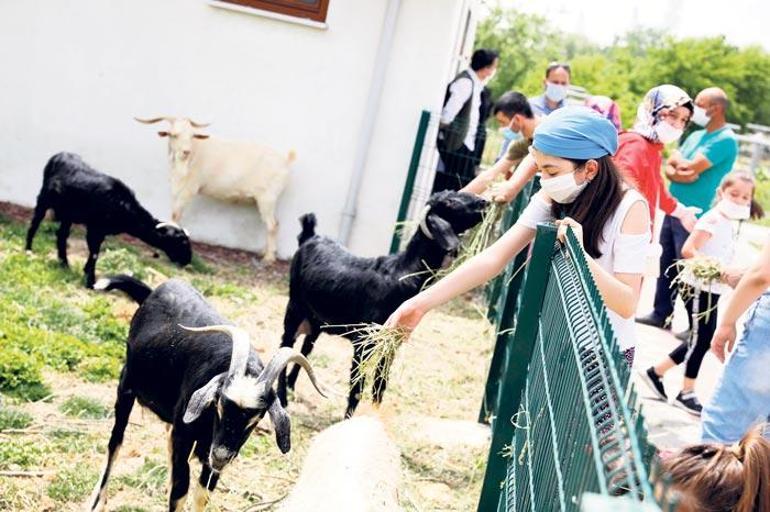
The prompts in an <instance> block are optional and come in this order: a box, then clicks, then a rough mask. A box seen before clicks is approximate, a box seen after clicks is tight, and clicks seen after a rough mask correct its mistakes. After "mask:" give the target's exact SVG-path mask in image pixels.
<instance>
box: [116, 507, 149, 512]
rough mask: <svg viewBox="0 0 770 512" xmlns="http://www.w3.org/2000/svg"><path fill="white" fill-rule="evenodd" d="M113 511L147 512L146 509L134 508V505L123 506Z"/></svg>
mask: <svg viewBox="0 0 770 512" xmlns="http://www.w3.org/2000/svg"><path fill="white" fill-rule="evenodd" d="M113 510H114V512H147V509H146V508H142V507H134V506H132V505H121V506H119V507H118V508H116V509H113Z"/></svg>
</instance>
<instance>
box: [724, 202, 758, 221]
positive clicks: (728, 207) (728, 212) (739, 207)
mask: <svg viewBox="0 0 770 512" xmlns="http://www.w3.org/2000/svg"><path fill="white" fill-rule="evenodd" d="M717 208H719V211H720V212H722V214H723V215H724V216H725V217H727V218H728V219H731V220H746V219H748V218H749V217H750V216H751V205H748V204H738V203H736V202H735V201H731V200H730V199H722V200H721V201H719V202H718V203H717Z"/></svg>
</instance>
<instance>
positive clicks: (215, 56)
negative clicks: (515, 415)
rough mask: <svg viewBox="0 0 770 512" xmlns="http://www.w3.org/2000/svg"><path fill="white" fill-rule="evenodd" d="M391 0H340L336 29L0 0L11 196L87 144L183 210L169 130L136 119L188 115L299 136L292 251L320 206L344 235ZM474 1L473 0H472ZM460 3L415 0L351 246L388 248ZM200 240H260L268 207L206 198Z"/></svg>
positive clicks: (225, 126)
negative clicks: (163, 133)
mask: <svg viewBox="0 0 770 512" xmlns="http://www.w3.org/2000/svg"><path fill="white" fill-rule="evenodd" d="M385 1H386V0H367V1H360V0H331V3H330V7H329V13H328V17H327V24H328V28H327V29H326V30H319V29H317V28H312V27H307V26H302V25H299V24H293V23H286V22H283V21H278V20H273V19H267V18H263V17H259V16H254V15H249V14H243V13H237V12H231V11H227V10H223V9H218V8H215V7H212V6H211V5H209V4H208V3H207V2H206V1H204V0H163V1H162V2H159V1H157V0H132V1H131V2H125V1H117V0H77V1H74V0H70V1H65V0H60V1H50V0H49V1H43V0H29V1H25V2H3V3H2V4H0V70H2V71H1V73H2V74H1V75H0V76H1V78H0V112H2V116H3V122H2V123H0V147H1V148H2V150H1V151H0V200H6V201H13V202H16V203H19V204H23V205H26V206H32V205H33V204H34V200H35V196H36V194H37V192H38V189H39V187H40V182H41V179H42V168H43V166H44V164H45V162H46V160H47V159H48V158H49V157H50V156H51V155H52V154H53V153H55V152H57V151H61V150H67V151H74V152H77V153H80V154H81V155H82V156H83V157H84V159H85V160H86V161H87V162H90V163H91V164H92V165H94V166H95V167H96V168H98V169H101V170H103V171H105V172H108V173H110V174H112V175H114V176H116V177H119V178H120V179H122V180H124V181H125V182H126V183H127V184H128V185H129V186H131V187H132V188H134V190H135V191H136V193H137V196H138V197H139V199H140V200H141V201H142V202H143V203H144V204H145V206H146V207H147V208H148V209H149V210H150V211H152V212H153V213H154V214H155V215H156V216H158V217H161V218H164V217H168V216H169V215H170V186H169V180H168V168H167V161H166V139H161V138H159V137H158V136H157V135H156V131H157V129H158V128H156V127H150V126H146V125H141V124H138V123H136V122H135V121H133V119H132V117H133V116H141V117H150V116H156V115H180V116H190V117H192V118H194V119H196V120H197V121H201V122H211V123H212V125H211V126H210V127H209V128H208V129H207V131H208V132H209V133H211V134H216V135H217V136H223V137H232V138H241V139H251V140H255V141H259V142H262V143H266V144H268V145H271V146H273V147H274V148H276V149H278V150H279V151H282V152H283V151H288V150H289V149H294V150H296V152H297V155H298V158H297V161H296V163H295V164H294V166H293V176H292V179H291V181H290V183H289V185H288V187H287V190H286V192H285V193H284V195H283V197H282V199H281V200H280V202H279V208H278V216H279V222H280V228H279V233H280V234H279V255H281V256H283V257H288V256H290V255H291V253H292V252H293V251H294V249H295V248H296V233H297V232H298V228H299V225H298V223H297V221H296V219H297V217H298V216H299V215H301V214H302V213H305V212H307V211H314V212H316V214H317V215H318V218H319V224H320V226H319V231H321V232H323V233H326V234H329V235H332V236H336V234H337V229H338V227H339V220H340V213H341V210H342V206H343V204H344V199H345V194H346V192H347V188H348V187H347V185H348V180H349V177H350V173H351V171H352V160H353V154H354V148H355V144H356V143H357V140H358V139H357V136H358V133H359V130H360V127H361V123H362V121H363V119H362V118H363V115H364V114H363V113H364V107H365V102H366V97H367V93H368V90H369V81H370V76H371V73H372V69H373V68H372V67H373V65H374V62H373V60H374V55H375V54H376V50H377V45H378V43H379V36H380V31H381V29H382V19H383V14H384V10H385ZM465 1H467V0H465ZM465 1H463V0H456V1H451V2H450V1H447V0H403V1H402V5H401V11H400V14H399V19H398V26H397V31H396V38H395V43H394V46H393V51H392V56H391V59H390V62H389V63H388V75H387V84H386V87H385V92H384V96H383V98H382V103H381V106H380V112H379V114H378V116H377V119H376V125H375V132H374V133H375V137H374V141H373V144H372V146H371V148H370V151H369V159H368V163H367V168H366V170H365V176H364V184H363V188H362V191H361V195H360V202H359V209H358V213H359V216H358V218H357V219H356V221H355V224H354V227H353V236H352V239H351V247H352V248H353V249H354V250H355V251H357V252H359V253H362V254H376V253H381V252H383V251H385V250H386V249H387V247H388V243H389V239H390V233H391V230H392V227H393V223H394V221H395V218H396V212H397V208H398V201H399V199H400V194H401V189H402V187H403V182H404V178H405V173H406V169H407V165H408V161H409V155H410V152H411V144H412V139H413V136H414V132H415V130H416V124H417V119H418V116H419V112H420V110H421V109H423V108H436V105H438V104H440V101H441V97H442V93H443V88H444V83H445V80H446V77H447V74H448V70H449V69H450V62H451V58H452V51H453V48H454V47H455V43H456V41H455V38H456V37H457V34H456V25H457V19H458V17H459V16H460V14H461V13H460V11H461V10H462V8H461V5H462V4H464V3H465ZM182 224H183V225H184V226H185V227H187V228H188V229H189V230H190V231H191V232H192V235H193V238H194V239H197V240H201V241H207V242H212V243H217V244H221V245H225V246H233V247H241V248H246V249H252V250H255V249H258V248H261V247H262V246H263V244H264V227H263V225H262V223H261V221H260V219H259V216H258V214H257V212H256V209H255V208H253V207H250V206H237V205H228V204H225V203H221V202H217V201H213V200H209V199H206V198H198V199H196V200H195V201H194V203H193V204H192V205H191V207H190V208H189V209H188V211H187V212H186V214H185V217H183V220H182Z"/></svg>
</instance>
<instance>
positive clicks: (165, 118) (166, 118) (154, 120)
mask: <svg viewBox="0 0 770 512" xmlns="http://www.w3.org/2000/svg"><path fill="white" fill-rule="evenodd" d="M175 119H176V118H175V117H171V116H160V117H153V118H150V119H141V118H139V117H135V118H134V120H135V121H139V122H140V123H144V124H155V123H157V122H158V121H168V122H169V123H173V122H174V120H175Z"/></svg>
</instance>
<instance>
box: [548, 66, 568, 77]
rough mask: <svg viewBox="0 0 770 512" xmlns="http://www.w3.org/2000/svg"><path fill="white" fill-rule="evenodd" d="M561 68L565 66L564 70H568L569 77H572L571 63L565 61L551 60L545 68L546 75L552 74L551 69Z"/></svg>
mask: <svg viewBox="0 0 770 512" xmlns="http://www.w3.org/2000/svg"><path fill="white" fill-rule="evenodd" d="M559 68H564V71H566V72H567V74H568V75H569V77H570V78H572V70H571V69H570V67H569V64H567V63H565V62H551V63H550V64H548V67H547V68H545V77H546V78H548V75H550V74H551V71H553V70H554V69H559Z"/></svg>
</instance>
